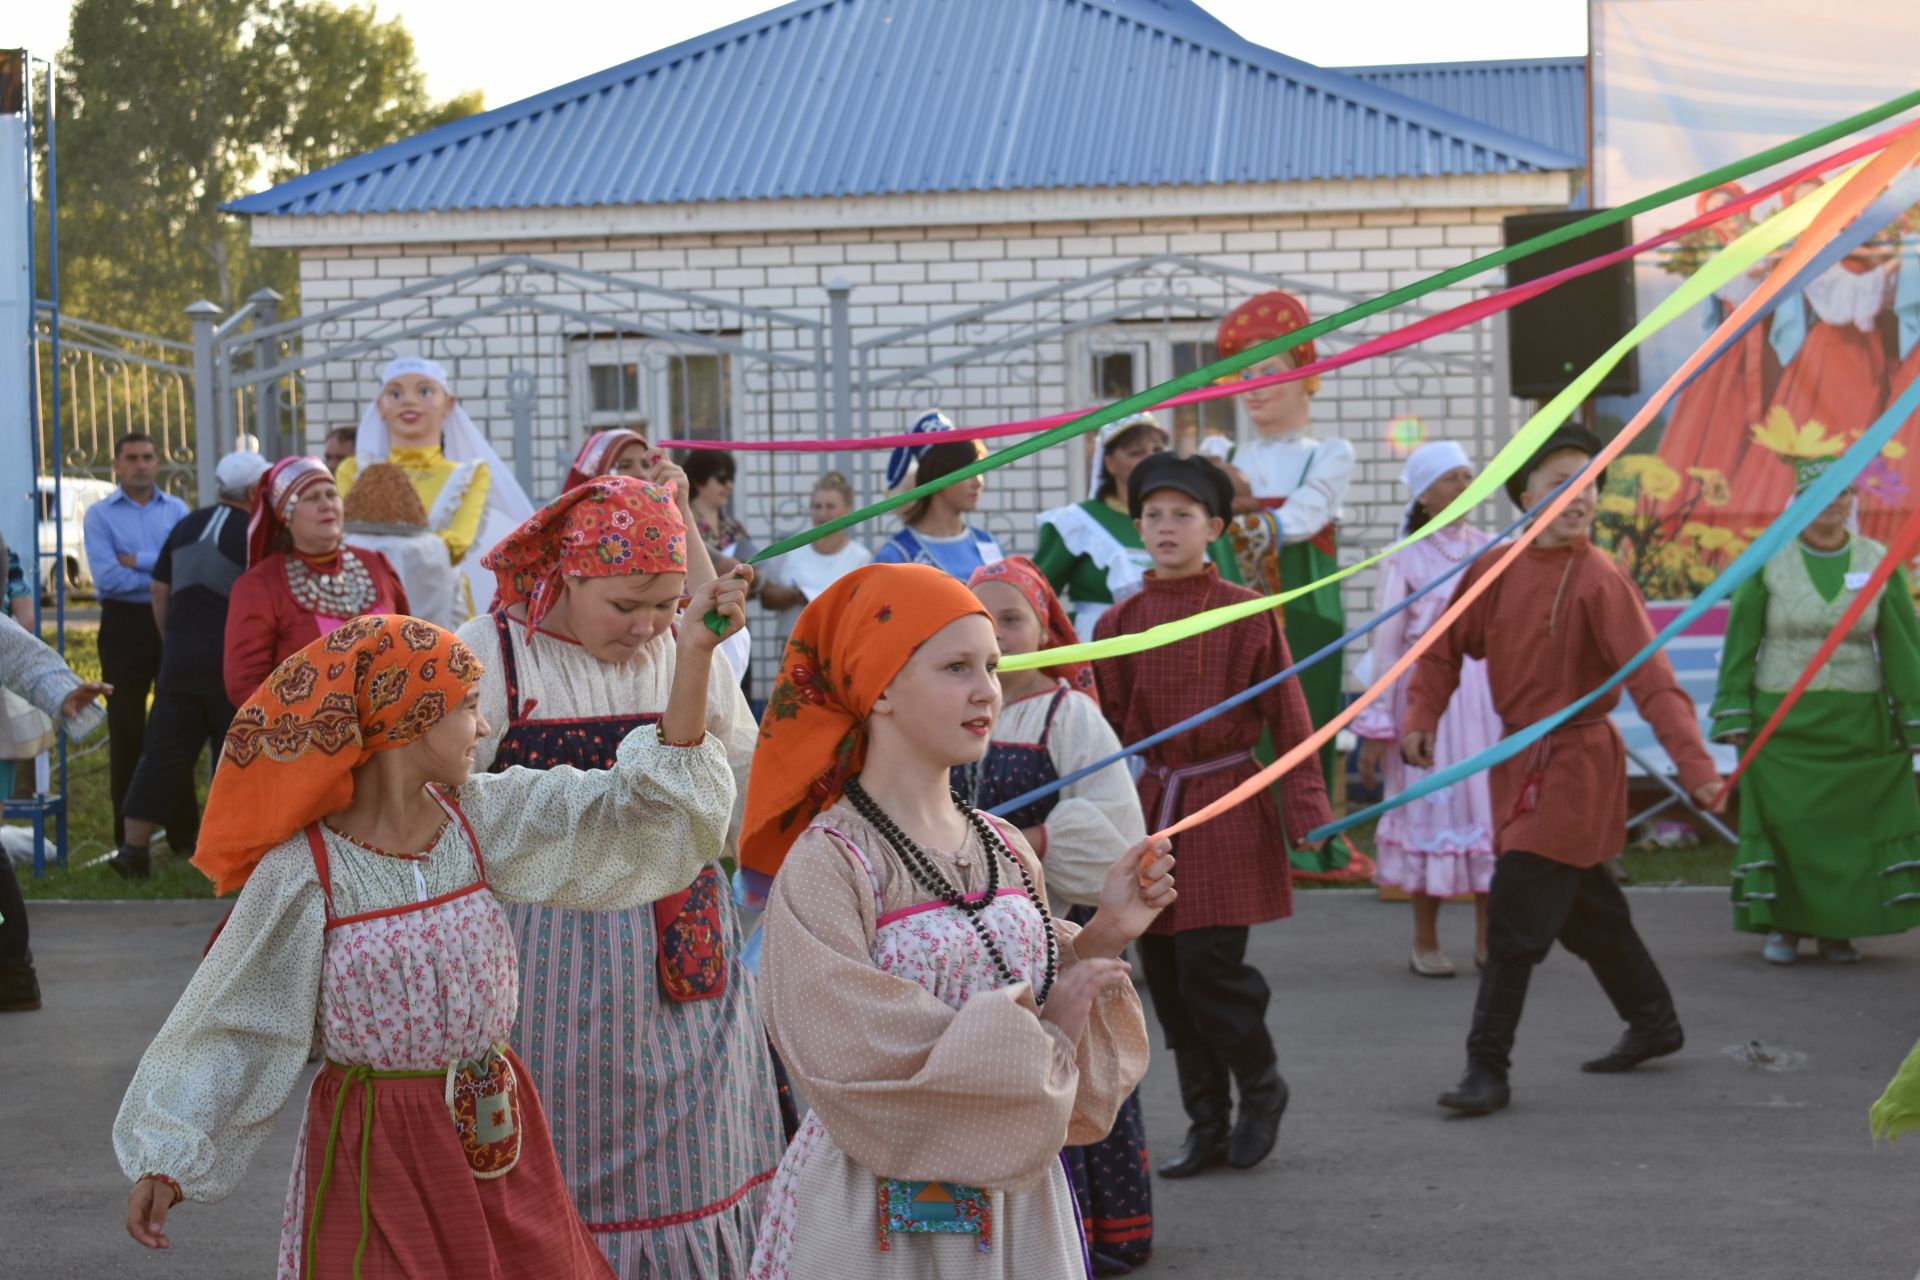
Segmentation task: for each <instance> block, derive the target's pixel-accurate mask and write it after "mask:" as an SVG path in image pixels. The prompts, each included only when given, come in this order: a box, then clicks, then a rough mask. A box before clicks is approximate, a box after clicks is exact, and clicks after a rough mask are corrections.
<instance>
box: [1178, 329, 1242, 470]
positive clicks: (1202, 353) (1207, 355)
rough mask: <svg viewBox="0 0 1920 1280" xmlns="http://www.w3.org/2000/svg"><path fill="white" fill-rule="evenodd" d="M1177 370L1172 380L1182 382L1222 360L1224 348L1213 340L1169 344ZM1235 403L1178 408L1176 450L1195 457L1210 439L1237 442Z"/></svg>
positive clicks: (1226, 401) (1223, 401)
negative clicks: (1234, 422) (1185, 376)
mask: <svg viewBox="0 0 1920 1280" xmlns="http://www.w3.org/2000/svg"><path fill="white" fill-rule="evenodd" d="M1169 346H1170V348H1171V350H1170V354H1171V355H1172V357H1173V369H1172V372H1171V373H1170V374H1169V375H1168V376H1169V377H1174V378H1178V377H1180V376H1181V375H1183V374H1188V373H1192V372H1193V371H1194V370H1195V369H1199V368H1202V367H1204V366H1206V365H1210V364H1212V363H1213V362H1214V361H1215V360H1218V359H1219V358H1220V348H1218V347H1216V346H1214V345H1213V342H1212V340H1211V339H1207V340H1203V341H1193V342H1174V343H1170V344H1169ZM1233 403H1234V402H1233V401H1232V400H1231V399H1228V398H1224V397H1223V398H1221V399H1219V400H1202V401H1201V402H1200V403H1199V404H1183V405H1176V406H1174V410H1173V447H1174V448H1175V449H1176V450H1177V451H1179V452H1180V453H1181V454H1189V453H1192V452H1193V451H1194V450H1195V449H1197V448H1199V447H1200V442H1201V441H1202V440H1204V439H1206V438H1207V437H1208V436H1224V437H1226V438H1227V439H1228V440H1231V439H1233Z"/></svg>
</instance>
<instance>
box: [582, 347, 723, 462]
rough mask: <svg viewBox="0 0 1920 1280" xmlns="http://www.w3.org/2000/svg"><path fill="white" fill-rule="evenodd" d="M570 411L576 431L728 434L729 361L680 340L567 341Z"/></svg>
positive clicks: (706, 437)
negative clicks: (570, 343) (569, 349)
mask: <svg viewBox="0 0 1920 1280" xmlns="http://www.w3.org/2000/svg"><path fill="white" fill-rule="evenodd" d="M572 365H573V378H572V383H573V400H574V413H575V417H576V420H577V421H578V423H579V429H580V433H581V435H583V436H584V435H586V434H587V433H589V432H594V431H606V430H610V429H611V428H614V427H625V428H627V429H628V430H630V431H638V432H641V433H643V434H645V435H647V436H648V437H649V438H653V437H655V436H657V437H659V438H661V439H667V438H675V439H699V440H726V439H729V438H731V437H732V435H733V402H734V394H733V393H734V387H733V360H732V358H731V357H730V356H728V355H727V354H726V353H724V352H706V351H701V350H698V349H697V348H690V347H688V346H687V345H685V344H680V343H672V342H665V341H659V340H653V339H641V338H594V339H590V340H582V341H579V342H576V343H575V344H574V350H573V352H572Z"/></svg>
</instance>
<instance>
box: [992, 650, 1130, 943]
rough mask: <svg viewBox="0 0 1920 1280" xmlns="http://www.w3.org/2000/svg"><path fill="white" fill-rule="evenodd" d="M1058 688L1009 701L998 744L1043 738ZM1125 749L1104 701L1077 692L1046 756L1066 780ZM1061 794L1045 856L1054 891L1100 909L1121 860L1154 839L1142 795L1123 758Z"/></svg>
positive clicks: (1064, 707)
mask: <svg viewBox="0 0 1920 1280" xmlns="http://www.w3.org/2000/svg"><path fill="white" fill-rule="evenodd" d="M1058 687H1059V684H1058V682H1056V683H1054V684H1052V685H1048V686H1047V687H1046V688H1044V689H1042V690H1041V691H1040V692H1038V693H1035V694H1030V695H1028V696H1027V697H1024V698H1021V699H1020V700H1019V701H1018V702H1010V703H1008V704H1007V705H1006V707H1005V708H1004V709H1003V710H1002V711H1001V712H1000V718H999V720H997V721H995V722H994V726H993V737H994V741H996V742H1038V741H1040V735H1041V734H1042V733H1043V732H1046V723H1047V707H1048V706H1049V705H1050V704H1051V703H1052V702H1053V692H1054V690H1055V689H1057V688H1058ZM1119 750H1120V739H1119V738H1117V737H1115V736H1114V733H1113V726H1112V725H1110V724H1108V723H1107V718H1106V717H1105V716H1103V715H1101V714H1100V706H1099V704H1098V703H1096V702H1095V701H1094V700H1093V699H1092V698H1089V697H1084V696H1082V695H1080V694H1077V693H1070V694H1068V695H1067V696H1066V697H1064V698H1062V699H1061V700H1060V710H1059V711H1058V713H1056V714H1055V715H1054V717H1053V729H1052V731H1051V732H1050V733H1048V734H1047V754H1048V755H1049V756H1050V757H1052V759H1053V767H1054V771H1055V772H1056V773H1058V774H1059V775H1060V776H1061V777H1063V778H1064V777H1066V776H1067V775H1068V774H1069V773H1072V772H1073V771H1074V770H1076V769H1081V768H1084V767H1085V766H1087V765H1090V764H1092V763H1093V762H1094V761H1095V760H1100V759H1104V758H1105V757H1107V756H1110V755H1113V754H1114V753H1115V752H1117V751H1119ZM1059 797H1060V799H1059V803H1057V804H1055V805H1054V806H1053V812H1052V813H1050V814H1048V815H1047V821H1046V823H1045V830H1046V833H1047V838H1046V844H1045V846H1044V848H1043V850H1042V852H1041V859H1042V865H1044V866H1045V867H1046V869H1047V889H1048V891H1049V892H1050V893H1051V894H1052V895H1053V897H1054V898H1055V899H1057V900H1059V901H1061V902H1063V903H1066V904H1069V905H1074V906H1089V907H1091V906H1098V905H1099V903H1100V887H1101V885H1103V884H1104V883H1105V882H1106V878H1107V869H1108V868H1110V867H1111V866H1112V865H1113V861H1114V859H1115V858H1118V857H1119V856H1120V855H1121V854H1123V853H1125V852H1126V851H1127V850H1128V849H1131V848H1132V847H1133V846H1134V845H1136V844H1138V843H1140V841H1142V840H1144V839H1146V838H1147V823H1146V819H1145V817H1144V816H1142V814H1141V812H1140V793H1139V791H1137V790H1136V789H1135V788H1134V784H1133V774H1132V773H1131V772H1130V771H1129V770H1128V768H1127V765H1126V762H1125V761H1120V762H1118V763H1115V764H1110V765H1108V766H1107V767H1106V768H1104V769H1102V770H1100V771H1099V772H1098V773H1093V774H1089V775H1087V776H1086V777H1084V778H1082V779H1080V781H1078V782H1075V783H1072V784H1071V785H1069V786H1067V787H1065V788H1064V789H1062V790H1061V791H1060V793H1059Z"/></svg>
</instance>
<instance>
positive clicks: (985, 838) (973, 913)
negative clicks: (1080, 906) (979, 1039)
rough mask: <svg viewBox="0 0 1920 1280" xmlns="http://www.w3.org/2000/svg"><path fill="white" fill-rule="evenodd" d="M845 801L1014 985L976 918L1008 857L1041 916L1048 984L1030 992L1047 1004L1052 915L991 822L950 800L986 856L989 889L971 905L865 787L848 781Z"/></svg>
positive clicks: (1053, 953) (1054, 953) (989, 901)
mask: <svg viewBox="0 0 1920 1280" xmlns="http://www.w3.org/2000/svg"><path fill="white" fill-rule="evenodd" d="M846 797H847V802H848V803H849V804H851V805H852V806H853V808H854V812H856V813H858V814H859V815H860V817H861V819H862V820H864V821H865V822H866V824H867V825H868V826H870V827H872V828H873V829H874V830H875V831H878V832H879V833H880V835H881V837H882V838H883V839H884V840H886V842H887V843H888V844H889V845H891V846H892V848H893V852H894V854H895V856H897V857H898V858H899V859H900V861H901V864H902V865H904V866H905V867H906V869H907V874H908V875H910V876H912V877H913V878H914V880H915V881H917V882H918V883H919V885H920V887H921V888H923V889H925V890H926V891H927V892H928V893H931V894H932V895H933V896H934V897H936V898H938V899H939V900H940V901H941V902H942V903H944V904H946V905H947V906H949V907H954V908H956V909H958V910H959V912H960V913H961V915H962V916H964V917H965V918H966V921H967V923H968V924H970V925H972V926H973V931H974V932H975V933H977V934H979V935H980V941H981V943H982V945H984V946H985V947H986V949H987V955H988V957H989V958H991V959H992V961H993V967H994V969H995V970H996V971H997V972H998V973H999V974H1000V981H1001V983H1002V984H1004V985H1006V986H1011V985H1013V983H1015V982H1016V981H1018V979H1017V978H1016V977H1015V976H1014V973H1013V968H1012V966H1011V965H1009V964H1008V963H1007V959H1006V957H1005V956H1004V955H1002V954H1001V952H1000V946H999V944H998V943H996V942H995V941H994V940H993V935H992V934H991V933H989V932H987V926H986V923H985V922H984V921H983V920H981V918H980V914H981V912H983V911H985V910H986V909H987V908H988V907H990V906H992V905H993V903H994V901H995V900H996V899H997V898H998V896H999V893H1000V858H999V857H998V856H997V855H999V854H1005V855H1006V858H1007V861H1009V862H1011V863H1012V864H1013V866H1014V869H1015V870H1016V871H1018V872H1019V873H1020V880H1021V883H1022V884H1024V885H1025V886H1026V890H1027V898H1028V900H1029V901H1031V902H1032V903H1033V906H1034V910H1036V911H1038V912H1039V913H1040V923H1041V925H1042V927H1043V928H1044V930H1045V932H1046V937H1047V972H1046V981H1045V983H1044V984H1041V985H1039V986H1036V987H1035V988H1034V991H1033V1002H1034V1003H1035V1004H1045V1003H1046V1002H1047V996H1048V994H1049V993H1051V992H1052V991H1053V979H1054V973H1055V971H1056V968H1057V966H1058V963H1059V961H1058V950H1057V944H1056V943H1055V941H1054V937H1053V917H1052V916H1051V915H1050V914H1049V913H1048V911H1047V906H1046V904H1045V903H1044V902H1042V901H1041V900H1040V894H1039V892H1038V891H1037V890H1036V889H1035V888H1034V885H1033V876H1032V874H1031V873H1030V872H1028V870H1027V867H1026V864H1025V863H1023V862H1021V861H1020V859H1018V858H1016V857H1014V855H1013V851H1012V850H1011V849H1009V848H1007V847H1006V843H1005V841H1003V840H1002V839H1001V838H1000V833H999V832H998V831H995V830H994V829H993V824H991V823H989V822H988V821H987V820H986V819H985V818H983V817H981V816H980V814H979V812H978V811H977V810H975V809H973V808H971V807H969V806H968V805H967V803H966V802H965V801H963V800H962V799H961V798H960V797H959V796H958V795H955V796H954V797H953V804H954V807H955V808H956V809H958V810H960V812H961V814H962V815H964V816H965V818H966V819H967V822H968V823H969V824H970V825H971V826H972V827H973V830H974V832H975V834H977V835H978V836H979V837H980V847H981V848H982V849H983V850H985V852H986V861H987V890H986V893H985V894H983V895H982V896H981V897H980V899H979V901H977V902H970V901H968V899H967V895H966V894H965V893H963V892H961V890H960V886H958V885H956V884H954V883H953V882H952V881H950V880H948V879H947V878H946V876H944V875H942V874H941V872H940V868H938V867H936V866H935V865H934V864H933V859H932V858H930V857H929V856H928V855H927V852H926V850H924V849H922V848H921V847H920V846H919V844H917V843H916V842H915V841H914V839H913V837H912V836H909V835H908V834H907V833H906V832H905V831H903V830H901V829H900V824H899V823H897V822H895V821H894V820H893V819H892V818H891V817H889V816H888V814H887V811H886V810H885V809H882V808H881V807H880V805H879V802H878V801H876V800H875V799H874V798H873V797H872V796H871V795H869V794H868V793H867V789H866V788H865V787H863V786H861V785H860V779H859V778H857V777H855V778H849V779H847V786H846Z"/></svg>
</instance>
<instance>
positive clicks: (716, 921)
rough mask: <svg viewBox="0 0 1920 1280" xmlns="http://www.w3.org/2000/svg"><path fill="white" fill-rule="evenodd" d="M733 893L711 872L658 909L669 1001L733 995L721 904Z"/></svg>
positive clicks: (663, 901)
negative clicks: (727, 893)
mask: <svg viewBox="0 0 1920 1280" xmlns="http://www.w3.org/2000/svg"><path fill="white" fill-rule="evenodd" d="M726 892H727V887H726V884H725V883H724V882H723V881H722V880H721V879H720V873H719V871H717V870H716V869H714V868H713V867H708V868H707V869H706V870H705V871H702V872H701V873H700V878H699V879H698V880H695V881H694V882H693V886H692V887H691V888H689V889H686V890H683V891H682V892H680V893H676V894H674V895H673V896H672V897H670V898H662V899H661V900H660V901H658V902H656V903H654V904H653V919H654V924H655V925H657V926H658V927H659V930H660V957H659V968H660V989H661V990H662V991H664V992H665V993H666V995H667V998H668V999H669V1000H674V1001H678V1002H681V1003H686V1002H688V1001H692V1000H711V999H713V998H714V997H715V996H718V995H721V994H723V993H725V991H726V989H727V964H726V960H727V956H726V941H725V939H726V935H725V934H724V933H723V932H722V928H723V926H722V923H721V919H720V900H721V898H722V896H724V895H725V894H726Z"/></svg>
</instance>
